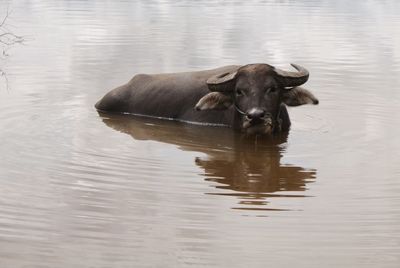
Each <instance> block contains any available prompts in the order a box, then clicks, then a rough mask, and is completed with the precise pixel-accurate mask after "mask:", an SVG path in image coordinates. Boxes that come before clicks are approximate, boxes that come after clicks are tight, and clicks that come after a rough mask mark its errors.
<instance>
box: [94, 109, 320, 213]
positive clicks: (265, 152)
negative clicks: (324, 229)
mask: <svg viewBox="0 0 400 268" xmlns="http://www.w3.org/2000/svg"><path fill="white" fill-rule="evenodd" d="M99 114H100V116H102V120H103V122H104V123H105V124H106V125H107V126H109V127H111V128H113V129H115V130H118V131H120V132H123V133H126V134H129V135H131V136H132V137H133V138H134V139H135V140H153V141H157V142H162V143H168V144H173V145H176V146H177V147H178V148H179V149H181V150H184V151H196V152H201V153H204V154H206V157H196V158H195V163H196V165H197V166H199V167H201V168H202V169H203V170H204V176H205V177H206V181H211V182H215V185H216V186H215V188H217V189H224V191H223V192H221V191H217V192H213V193H207V194H213V195H230V196H237V197H238V198H239V199H240V204H241V205H242V207H240V208H239V209H256V210H260V209H262V210H277V209H271V208H265V205H266V204H267V201H266V200H267V199H268V198H269V197H304V195H302V194H293V193H290V194H289V193H286V194H278V193H277V192H281V191H288V192H301V191H305V190H306V183H309V182H312V181H314V179H315V176H316V171H315V169H305V168H302V167H298V166H293V165H286V164H281V163H280V160H281V157H282V153H283V151H284V147H283V145H284V144H285V143H286V141H287V134H282V135H280V136H275V137H273V138H271V137H269V138H268V137H266V138H262V139H255V138H254V137H253V138H246V137H244V136H243V135H241V134H238V133H235V132H234V131H232V129H230V128H225V127H204V126H196V125H190V124H185V123H178V122H171V121H166V120H157V119H151V118H144V117H137V116H128V115H110V114H103V113H99ZM249 205H250V206H249ZM260 206H261V207H260Z"/></svg>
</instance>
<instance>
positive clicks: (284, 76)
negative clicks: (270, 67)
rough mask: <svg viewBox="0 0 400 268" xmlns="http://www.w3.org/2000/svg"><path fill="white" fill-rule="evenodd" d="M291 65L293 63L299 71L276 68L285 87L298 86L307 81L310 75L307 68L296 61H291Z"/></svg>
mask: <svg viewBox="0 0 400 268" xmlns="http://www.w3.org/2000/svg"><path fill="white" fill-rule="evenodd" d="M290 65H292V66H293V67H294V68H295V69H296V70H297V72H288V71H283V70H281V69H278V68H274V71H275V73H276V75H277V76H278V77H279V80H281V82H282V83H283V85H284V86H285V87H297V86H300V85H302V84H304V83H305V82H307V80H308V77H309V72H308V71H307V69H306V68H304V67H301V66H300V65H297V64H294V63H291V64H290Z"/></svg>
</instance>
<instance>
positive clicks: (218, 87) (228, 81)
mask: <svg viewBox="0 0 400 268" xmlns="http://www.w3.org/2000/svg"><path fill="white" fill-rule="evenodd" d="M236 76H237V70H234V71H231V72H225V73H220V74H217V75H214V76H211V77H210V78H208V79H207V82H206V83H207V86H208V89H209V90H210V91H211V92H232V90H233V88H234V86H235V83H236Z"/></svg>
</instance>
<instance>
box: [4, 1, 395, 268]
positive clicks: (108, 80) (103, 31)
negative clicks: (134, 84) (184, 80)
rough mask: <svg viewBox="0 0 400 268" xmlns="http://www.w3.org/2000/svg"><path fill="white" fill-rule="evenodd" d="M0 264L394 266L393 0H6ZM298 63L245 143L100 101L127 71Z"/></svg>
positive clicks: (211, 130) (207, 129)
mask: <svg viewBox="0 0 400 268" xmlns="http://www.w3.org/2000/svg"><path fill="white" fill-rule="evenodd" d="M7 8H9V10H11V11H12V12H11V14H10V17H9V19H8V20H7V24H8V26H7V27H9V29H10V30H12V31H14V32H16V33H18V34H19V35H24V36H25V38H26V43H25V45H24V46H14V47H12V48H10V49H9V50H7V53H8V54H9V56H8V57H7V58H6V59H2V60H1V69H2V70H3V71H4V72H6V73H7V80H8V84H6V81H5V80H4V79H3V80H1V81H0V82H1V87H0V129H1V130H0V140H1V145H0V161H1V162H0V264H1V265H0V266H1V267H2V268H3V267H4V268H8V267H10V268H16V267H49V268H50V267H51V268H54V267H188V266H189V267H190V266H191V267H266V266H271V267H292V266H293V267H399V265H400V253H399V252H400V195H399V192H400V182H399V178H400V166H399V159H400V153H399V152H400V142H399V136H400V127H399V124H400V113H399V106H400V90H399V89H398V86H397V85H398V84H399V82H400V81H399V79H400V78H399V73H400V16H399V14H400V3H399V2H398V1H395V0H393V1H390V0H388V1H373V0H371V1H351V2H349V1H323V0H321V1H318V0H310V1H105V0H103V1H47V0H46V1H33V0H26V1H22V0H18V1H2V2H0V11H1V12H2V14H5V11H6V10H7ZM254 62H266V63H269V64H272V65H275V66H278V67H280V68H287V69H289V63H290V62H295V63H298V64H301V65H303V66H305V67H306V68H308V69H309V71H310V73H311V77H310V80H309V82H308V83H307V84H306V85H305V87H306V88H309V89H310V90H311V91H312V92H313V93H315V95H316V96H317V97H318V98H319V100H320V105H319V106H302V107H296V108H290V109H289V113H290V115H291V119H292V123H293V124H292V129H291V131H290V133H289V134H288V135H280V136H278V137H275V138H274V139H270V138H267V139H260V140H257V141H255V140H251V139H250V140H249V139H244V138H243V137H242V136H240V135H238V134H235V133H233V132H232V131H231V130H230V129H229V128H224V127H219V128H218V127H201V126H194V125H188V124H183V123H178V122H170V121H160V120H155V119H146V118H138V117H133V116H118V115H113V116H112V115H107V114H99V113H97V112H96V111H95V109H94V107H93V105H94V103H95V102H96V101H97V100H98V99H99V98H101V97H102V96H103V95H104V94H105V93H106V92H108V91H109V90H110V89H112V88H114V87H116V86H119V85H121V84H123V83H125V82H127V81H128V80H129V79H130V78H131V77H132V76H133V75H134V74H135V73H160V72H176V71H190V70H203V69H207V68H215V67H218V66H223V65H228V64H247V63H254Z"/></svg>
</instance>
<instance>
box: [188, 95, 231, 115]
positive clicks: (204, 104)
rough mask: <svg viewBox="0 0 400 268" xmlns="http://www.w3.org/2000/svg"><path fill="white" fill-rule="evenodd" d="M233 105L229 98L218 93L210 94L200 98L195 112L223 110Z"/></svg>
mask: <svg viewBox="0 0 400 268" xmlns="http://www.w3.org/2000/svg"><path fill="white" fill-rule="evenodd" d="M232 104H233V100H232V98H231V96H229V95H225V94H223V93H220V92H211V93H208V94H207V95H205V96H204V97H202V98H201V99H200V100H199V101H198V102H197V104H196V106H195V109H196V110H197V111H203V110H225V109H227V108H229V107H230V106H231V105H232Z"/></svg>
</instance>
